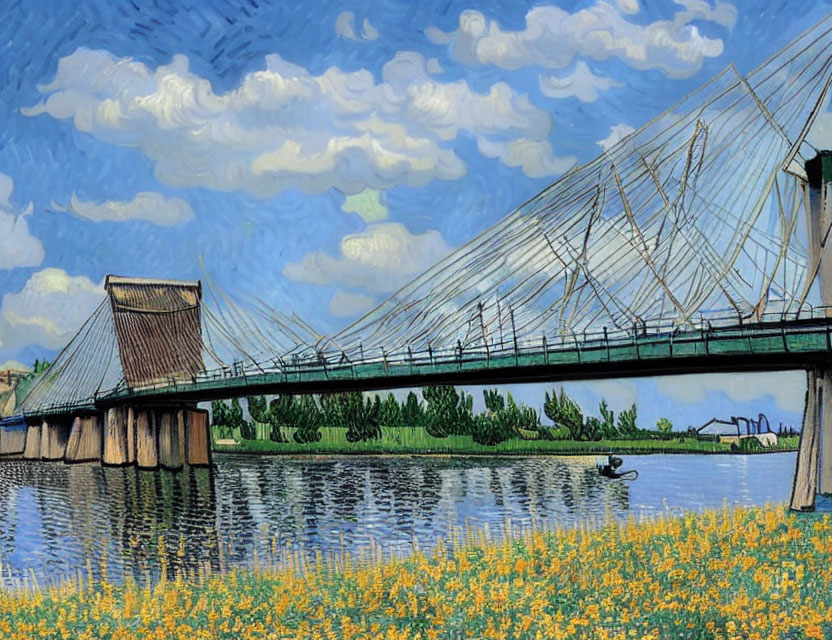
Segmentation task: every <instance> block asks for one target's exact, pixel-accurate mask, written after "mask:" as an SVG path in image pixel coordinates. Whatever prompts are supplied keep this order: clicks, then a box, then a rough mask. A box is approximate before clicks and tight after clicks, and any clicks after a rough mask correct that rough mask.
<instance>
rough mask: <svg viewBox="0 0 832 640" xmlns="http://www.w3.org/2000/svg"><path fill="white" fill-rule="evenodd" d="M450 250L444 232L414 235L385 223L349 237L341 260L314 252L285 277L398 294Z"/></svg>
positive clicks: (290, 267) (286, 271) (343, 243)
mask: <svg viewBox="0 0 832 640" xmlns="http://www.w3.org/2000/svg"><path fill="white" fill-rule="evenodd" d="M450 250H451V248H450V247H449V246H448V245H447V243H446V242H445V240H444V238H443V237H442V234H440V233H439V232H438V231H433V230H431V231H426V232H425V233H421V234H412V233H410V231H408V229H407V227H405V226H404V225H403V224H400V223H398V222H384V223H380V224H374V225H370V226H369V227H367V229H366V230H365V231H363V232H361V233H357V234H353V235H348V236H344V238H343V239H342V240H341V255H340V256H339V257H337V258H334V257H332V256H330V255H329V254H327V253H324V252H323V251H314V252H312V253H308V254H307V255H306V256H304V257H303V259H302V260H301V261H300V262H290V263H289V264H287V265H286V266H285V267H284V268H283V275H284V276H286V277H287V278H289V280H293V281H295V282H305V283H309V284H317V285H330V284H339V285H344V286H348V287H360V288H363V289H365V290H366V291H367V292H369V293H372V294H380V293H392V292H393V291H396V290H397V289H398V288H399V287H401V286H402V285H403V284H405V283H406V282H408V281H409V280H411V279H412V278H414V277H415V276H417V275H419V274H420V273H422V272H423V271H424V270H425V269H427V268H428V267H430V266H432V265H433V264H435V263H436V262H437V261H439V260H440V259H442V258H444V257H445V256H446V255H447V254H448V253H449V252H450Z"/></svg>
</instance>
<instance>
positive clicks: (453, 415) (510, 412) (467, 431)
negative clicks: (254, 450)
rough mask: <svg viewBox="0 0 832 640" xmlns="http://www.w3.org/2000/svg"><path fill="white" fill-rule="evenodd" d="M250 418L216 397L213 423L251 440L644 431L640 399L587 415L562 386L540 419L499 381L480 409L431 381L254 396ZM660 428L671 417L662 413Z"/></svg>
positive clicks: (492, 439) (494, 439)
mask: <svg viewBox="0 0 832 640" xmlns="http://www.w3.org/2000/svg"><path fill="white" fill-rule="evenodd" d="M247 400H248V410H249V414H250V416H251V418H252V420H251V421H248V420H245V418H244V416H243V410H242V407H241V406H240V403H239V401H238V400H237V399H236V398H235V399H233V400H231V403H230V404H228V403H226V402H224V401H222V400H215V401H214V402H213V403H212V404H211V409H212V416H213V417H212V424H213V425H215V426H219V427H221V428H223V429H226V430H228V431H229V432H230V431H232V430H234V429H239V433H240V435H241V436H242V437H243V438H245V439H248V440H251V439H254V438H255V437H256V424H255V423H260V424H262V425H266V428H267V429H268V432H269V438H270V439H271V440H273V441H275V442H283V441H285V436H284V433H286V432H291V433H292V438H293V439H294V441H295V442H298V443H301V444H305V443H313V442H318V441H320V439H321V431H320V429H321V428H322V427H339V428H346V430H347V432H346V437H347V440H348V441H349V442H359V441H365V440H372V439H377V438H380V437H381V433H382V432H381V427H382V426H385V427H423V428H424V429H425V430H426V431H427V432H428V434H430V435H431V436H434V437H437V438H446V437H448V436H453V435H470V436H472V437H473V439H474V441H475V442H478V443H480V444H486V445H494V444H498V443H500V442H503V441H505V440H507V439H509V438H513V437H520V438H525V439H546V440H567V439H570V440H602V439H633V438H637V437H640V436H643V435H644V432H643V431H641V430H640V429H639V428H638V427H637V425H636V406H635V405H633V406H632V407H630V408H629V409H626V410H624V411H621V412H620V413H619V414H618V416H617V417H616V415H615V413H614V412H613V411H612V410H610V409H609V407H608V406H607V403H606V401H603V400H602V401H601V404H600V406H599V412H600V417H596V416H584V414H583V412H582V411H581V408H580V407H579V406H578V404H577V403H576V402H575V401H574V400H572V399H571V398H569V397H568V396H567V395H566V393H565V392H564V391H563V389H561V390H560V392H559V393H558V392H552V394H551V396H550V395H549V393H548V392H547V393H546V396H545V402H544V405H543V411H544V413H545V414H546V417H548V418H549V419H550V420H551V421H552V423H553V425H554V426H552V427H547V426H544V425H542V424H541V418H540V414H539V413H538V412H537V411H536V410H535V409H534V408H532V407H529V406H526V405H524V404H522V403H517V402H516V401H515V400H514V397H513V396H512V395H511V393H510V392H509V393H507V394H506V395H505V396H503V395H502V394H501V393H500V392H499V391H498V390H497V389H486V390H484V391H483V400H484V403H485V411H484V412H481V413H477V414H475V413H474V398H473V396H471V394H469V393H466V392H464V391H457V390H456V389H455V388H454V387H451V386H428V387H425V388H423V389H422V398H421V399H420V398H419V396H417V395H416V393H415V392H413V391H411V392H410V393H408V395H407V397H406V398H405V400H404V401H403V402H399V401H398V400H397V399H396V398H395V396H394V395H393V394H392V393H391V394H389V395H388V396H387V397H386V398H381V397H380V396H366V397H365V396H364V394H362V393H360V392H353V393H336V394H325V395H320V396H312V395H305V396H292V395H278V396H276V397H274V398H273V399H272V400H271V401H270V402H269V401H267V400H266V398H265V397H264V396H250V397H248V398H247ZM659 423H660V424H658V425H657V426H658V427H659V430H660V431H665V430H666V431H670V429H672V425H671V424H670V422H669V421H668V420H666V419H663V420H660V421H659Z"/></svg>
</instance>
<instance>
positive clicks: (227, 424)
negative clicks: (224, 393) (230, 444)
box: [211, 400, 233, 438]
mask: <svg viewBox="0 0 832 640" xmlns="http://www.w3.org/2000/svg"><path fill="white" fill-rule="evenodd" d="M230 414H231V412H230V410H229V408H228V405H227V404H225V402H223V401H222V400H212V401H211V426H212V427H216V428H217V430H218V431H219V435H220V437H222V438H230V437H232V435H233V433H232V427H231V415H230Z"/></svg>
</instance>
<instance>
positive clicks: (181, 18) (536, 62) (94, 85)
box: [0, 0, 832, 426]
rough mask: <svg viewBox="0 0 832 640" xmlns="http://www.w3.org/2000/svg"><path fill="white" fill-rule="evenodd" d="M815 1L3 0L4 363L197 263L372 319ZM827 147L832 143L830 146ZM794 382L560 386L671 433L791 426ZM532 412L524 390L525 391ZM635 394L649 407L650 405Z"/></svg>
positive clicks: (756, 56) (804, 23) (51, 344)
mask: <svg viewBox="0 0 832 640" xmlns="http://www.w3.org/2000/svg"><path fill="white" fill-rule="evenodd" d="M830 9H832V5H830V4H829V3H828V2H820V1H815V2H812V1H807V0H800V1H797V0H791V1H785V2H784V1H781V0H776V1H774V0H772V1H762V0H761V1H754V0H750V1H748V2H745V1H743V2H742V3H740V2H736V3H734V4H732V3H729V2H722V1H720V0H675V1H671V0H608V1H604V0H581V1H572V2H570V1H566V0H563V1H561V2H554V3H550V4H530V3H529V4H527V3H522V2H509V1H504V2H495V1H489V2H477V3H472V2H470V1H468V0H464V1H459V0H443V1H441V2H414V1H413V0H386V1H385V2H382V3H375V2H368V1H363V2H360V1H353V2H344V1H340V2H329V1H319V2H314V3H312V2H308V3H300V2H282V1H280V2H279V1H277V0H271V1H269V0H200V1H199V2H195V1H193V0H182V1H181V2H176V3H165V2H147V1H145V0H131V1H119V2H109V1H105V0H76V1H73V2H53V1H51V0H27V1H26V2H24V1H22V0H21V1H17V2H12V1H7V2H4V3H3V5H2V8H0V17H1V18H2V20H0V43H2V44H0V46H2V54H0V110H1V113H2V120H1V121H2V126H0V174H2V175H0V299H2V303H0V362H3V361H6V360H16V361H19V362H23V363H31V361H33V360H34V359H35V358H42V357H47V358H48V357H51V356H52V355H54V353H55V352H56V350H57V349H59V348H60V347H61V346H62V344H64V343H65V342H66V341H67V339H68V338H69V337H70V336H71V335H72V334H73V333H74V331H75V330H77V328H78V327H79V326H80V323H81V322H82V321H83V320H84V319H85V317H86V316H87V315H88V314H89V313H90V312H91V311H92V309H93V308H94V307H95V306H96V305H97V304H98V301H99V300H100V297H101V295H102V291H101V288H100V285H101V282H102V279H103V277H104V276H105V275H106V274H108V273H117V274H129V275H136V276H148V277H164V278H179V279H185V278H187V279H197V278H200V277H201V276H202V271H201V270H200V267H199V259H200V257H201V258H202V260H203V261H204V265H205V270H206V271H207V272H208V273H209V274H211V275H212V276H213V278H214V279H215V280H216V282H217V283H218V284H219V285H220V286H221V287H222V288H224V289H226V290H230V291H234V292H235V293H237V294H239V295H240V296H243V297H245V296H254V295H258V296H261V297H263V298H264V299H265V300H267V301H268V302H269V303H270V304H271V305H273V306H275V307H277V308H280V309H283V310H286V311H296V312H297V313H299V314H300V315H301V316H302V317H304V318H307V319H308V320H309V321H310V322H311V323H312V324H314V325H316V327H319V328H320V329H321V330H322V331H325V332H328V331H332V330H334V329H337V328H339V327H341V326H343V325H344V324H346V323H347V322H349V321H350V320H351V319H354V318H355V317H357V315H358V314H360V313H362V312H364V311H366V310H367V309H368V308H370V307H371V306H372V305H374V304H375V303H377V302H379V301H381V300H382V299H383V297H384V296H385V295H387V294H389V293H391V292H392V291H394V290H395V289H396V288H397V287H398V286H399V285H401V284H403V283H404V282H406V281H407V280H408V279H409V278H411V277H413V276H414V275H416V274H417V273H418V272H419V271H421V270H422V269H424V268H425V267H427V266H428V265H429V264H431V263H432V262H433V261H435V260H437V259H438V258H440V257H442V256H443V255H445V254H446V253H447V252H448V251H450V250H451V249H453V248H454V247H457V246H459V245H460V244H462V243H464V242H465V241H466V240H467V239H469V238H470V237H471V236H472V235H474V234H475V233H477V232H479V231H481V230H483V229H485V228H486V227H488V226H490V225H491V224H493V223H494V222H496V221H497V220H499V219H500V218H501V217H503V216H504V215H505V214H506V213H508V212H509V211H510V210H511V209H512V208H513V207H514V206H516V205H517V204H519V203H521V202H523V201H524V200H526V199H527V198H529V197H530V196H532V195H533V194H535V193H536V192H538V191H539V190H541V189H542V188H543V187H545V186H546V185H548V184H549V183H551V182H552V181H553V180H554V179H556V178H557V177H558V176H560V175H562V174H563V173H564V172H565V171H567V170H568V169H569V168H570V167H572V166H574V165H575V164H576V163H582V162H585V161H588V160H590V159H591V158H592V157H594V156H595V155H597V153H598V152H599V151H600V148H599V142H600V141H603V140H614V139H615V138H616V137H617V136H620V135H622V134H624V133H626V132H627V131H629V130H630V128H631V127H638V126H639V125H640V124H642V123H644V122H645V121H647V120H648V119H650V118H651V117H653V116H654V115H656V114H657V113H659V112H660V111H662V110H663V109H665V108H666V107H667V106H669V105H670V104H671V103H672V102H674V101H675V100H677V99H679V98H681V97H682V96H683V95H685V94H686V93H687V92H689V91H690V90H692V89H693V88H695V87H696V86H698V85H700V84H701V83H703V82H704V81H705V80H707V79H708V78H709V77H710V76H712V75H713V74H715V73H716V72H717V71H719V70H720V69H722V68H724V67H725V66H726V65H728V64H729V63H731V62H733V63H734V64H735V65H736V66H737V67H738V68H739V70H740V71H748V70H750V69H752V68H753V67H754V66H756V65H757V64H759V63H760V62H761V61H762V60H763V59H764V58H765V57H767V56H768V55H769V54H771V53H773V52H774V51H775V50H777V49H778V48H780V47H781V46H782V45H784V44H785V43H786V42H787V41H788V40H790V39H791V38H793V37H794V36H796V35H797V34H798V33H799V32H801V31H802V30H804V29H805V28H807V27H808V26H810V25H811V24H813V23H814V22H816V21H817V20H819V19H820V18H821V17H823V16H825V15H826V13H827V12H828V11H829V10H830ZM830 144H832V140H831V141H830ZM802 385H803V379H802V376H801V375H800V374H794V375H779V376H772V375H766V376H757V377H754V376H742V377H732V378H730V379H726V378H721V377H714V376H710V377H709V376H705V377H700V378H697V379H695V380H693V381H692V379H690V378H685V379H682V378H678V379H672V378H671V379H664V380H661V381H655V380H645V381H635V382H632V381H630V382H609V383H594V384H591V385H571V386H570V389H571V390H572V391H573V392H574V393H575V394H576V395H577V396H578V397H579V398H580V399H581V401H582V402H583V403H584V404H586V405H587V406H588V405H589V404H590V403H594V402H596V401H597V399H598V397H599V396H600V394H605V395H607V396H608V397H609V398H610V399H611V401H612V404H613V405H619V407H618V408H620V406H621V405H623V404H624V403H627V402H630V401H632V400H634V399H636V398H638V399H639V401H640V403H641V405H642V406H645V407H646V411H647V414H646V417H647V418H648V419H649V420H653V419H655V415H654V414H656V415H658V414H659V413H669V414H671V415H673V416H674V417H675V421H676V422H677V426H680V425H681V426H684V423H696V421H697V420H699V419H700V418H701V417H703V416H704V417H705V418H706V419H707V417H710V415H712V414H713V413H714V412H717V413H719V412H723V414H727V413H730V412H732V411H733V412H740V413H742V412H748V413H750V412H751V411H752V410H753V411H755V412H756V411H758V410H762V411H767V412H769V413H770V415H771V416H773V417H774V419H775V421H776V420H778V419H782V420H785V421H787V422H788V421H791V422H794V421H797V420H798V418H799V415H798V414H799V412H800V407H801V405H802V393H803V391H802ZM520 393H521V395H522V396H527V397H528V399H529V400H530V401H533V403H534V404H539V402H538V400H537V399H536V398H537V397H538V396H539V395H542V392H541V391H540V389H539V388H533V387H526V388H525V390H524V391H521V392H520ZM651 407H652V408H651Z"/></svg>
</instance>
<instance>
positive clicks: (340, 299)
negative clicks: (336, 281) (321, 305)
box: [329, 289, 376, 318]
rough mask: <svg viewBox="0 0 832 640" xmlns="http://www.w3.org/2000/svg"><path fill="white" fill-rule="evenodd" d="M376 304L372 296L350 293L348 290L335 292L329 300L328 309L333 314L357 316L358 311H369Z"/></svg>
mask: <svg viewBox="0 0 832 640" xmlns="http://www.w3.org/2000/svg"><path fill="white" fill-rule="evenodd" d="M375 304H376V299H375V298H374V297H373V296H368V295H364V294H363V293H350V292H348V291H341V290H340V289H339V290H338V291H336V292H335V294H334V295H333V296H332V299H331V300H330V301H329V310H330V312H332V314H333V315H336V316H340V317H342V318H343V317H348V316H357V315H358V314H359V313H364V312H365V311H369V310H370V309H372V308H373V307H374V306H375Z"/></svg>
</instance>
